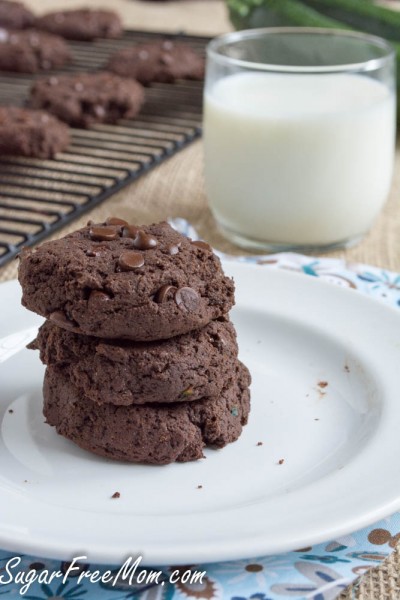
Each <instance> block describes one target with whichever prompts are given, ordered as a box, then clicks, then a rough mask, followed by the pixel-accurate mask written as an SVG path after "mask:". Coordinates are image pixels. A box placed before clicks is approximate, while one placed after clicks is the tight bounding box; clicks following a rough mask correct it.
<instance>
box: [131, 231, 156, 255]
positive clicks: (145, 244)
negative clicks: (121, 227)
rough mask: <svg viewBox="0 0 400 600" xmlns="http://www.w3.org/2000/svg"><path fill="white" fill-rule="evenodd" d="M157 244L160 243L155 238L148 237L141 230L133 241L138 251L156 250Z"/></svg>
mask: <svg viewBox="0 0 400 600" xmlns="http://www.w3.org/2000/svg"><path fill="white" fill-rule="evenodd" d="M157 244H158V242H157V240H156V238H155V237H153V236H152V235H148V234H147V233H145V232H144V231H142V230H141V229H139V231H138V232H137V234H136V237H135V239H134V240H133V245H134V247H135V248H137V249H138V250H150V249H151V248H155V247H156V246H157Z"/></svg>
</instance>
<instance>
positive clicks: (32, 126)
mask: <svg viewBox="0 0 400 600" xmlns="http://www.w3.org/2000/svg"><path fill="white" fill-rule="evenodd" d="M69 142H70V136H69V128H68V127H67V125H65V124H64V123H61V121H59V120H58V119H56V118H55V117H53V116H51V115H49V114H48V113H46V112H44V111H42V110H29V109H25V108H14V107H0V155H7V156H9V155H19V156H31V157H36V158H52V157H53V156H54V155H55V154H56V153H57V152H61V151H62V150H64V149H65V148H66V147H67V146H68V144H69Z"/></svg>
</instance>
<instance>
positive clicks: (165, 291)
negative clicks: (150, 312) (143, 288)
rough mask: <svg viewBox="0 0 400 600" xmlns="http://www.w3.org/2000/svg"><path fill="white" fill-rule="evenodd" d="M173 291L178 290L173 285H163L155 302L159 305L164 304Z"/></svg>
mask: <svg viewBox="0 0 400 600" xmlns="http://www.w3.org/2000/svg"><path fill="white" fill-rule="evenodd" d="M173 290H176V287H174V286H173V285H163V286H162V287H160V289H159V290H158V292H157V293H156V295H155V301H156V302H157V303H158V304H162V303H163V302H165V300H167V298H168V296H169V295H171V292H172V291H173Z"/></svg>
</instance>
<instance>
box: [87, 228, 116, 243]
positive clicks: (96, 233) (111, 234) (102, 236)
mask: <svg viewBox="0 0 400 600" xmlns="http://www.w3.org/2000/svg"><path fill="white" fill-rule="evenodd" d="M89 235H90V237H91V239H92V240H99V241H101V242H109V241H110V240H116V239H117V238H118V229H116V228H115V227H107V226H105V227H103V226H100V227H95V226H94V227H91V228H90V230H89Z"/></svg>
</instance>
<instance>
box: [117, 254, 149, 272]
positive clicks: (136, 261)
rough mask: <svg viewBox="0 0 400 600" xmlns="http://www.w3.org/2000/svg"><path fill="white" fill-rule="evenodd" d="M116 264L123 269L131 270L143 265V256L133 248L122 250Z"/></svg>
mask: <svg viewBox="0 0 400 600" xmlns="http://www.w3.org/2000/svg"><path fill="white" fill-rule="evenodd" d="M118 264H119V266H120V267H121V269H122V270H123V271H133V270H134V269H138V268H139V267H143V265H144V256H143V254H140V252H135V251H134V250H126V251H125V252H122V254H121V256H120V257H119V259H118Z"/></svg>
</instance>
